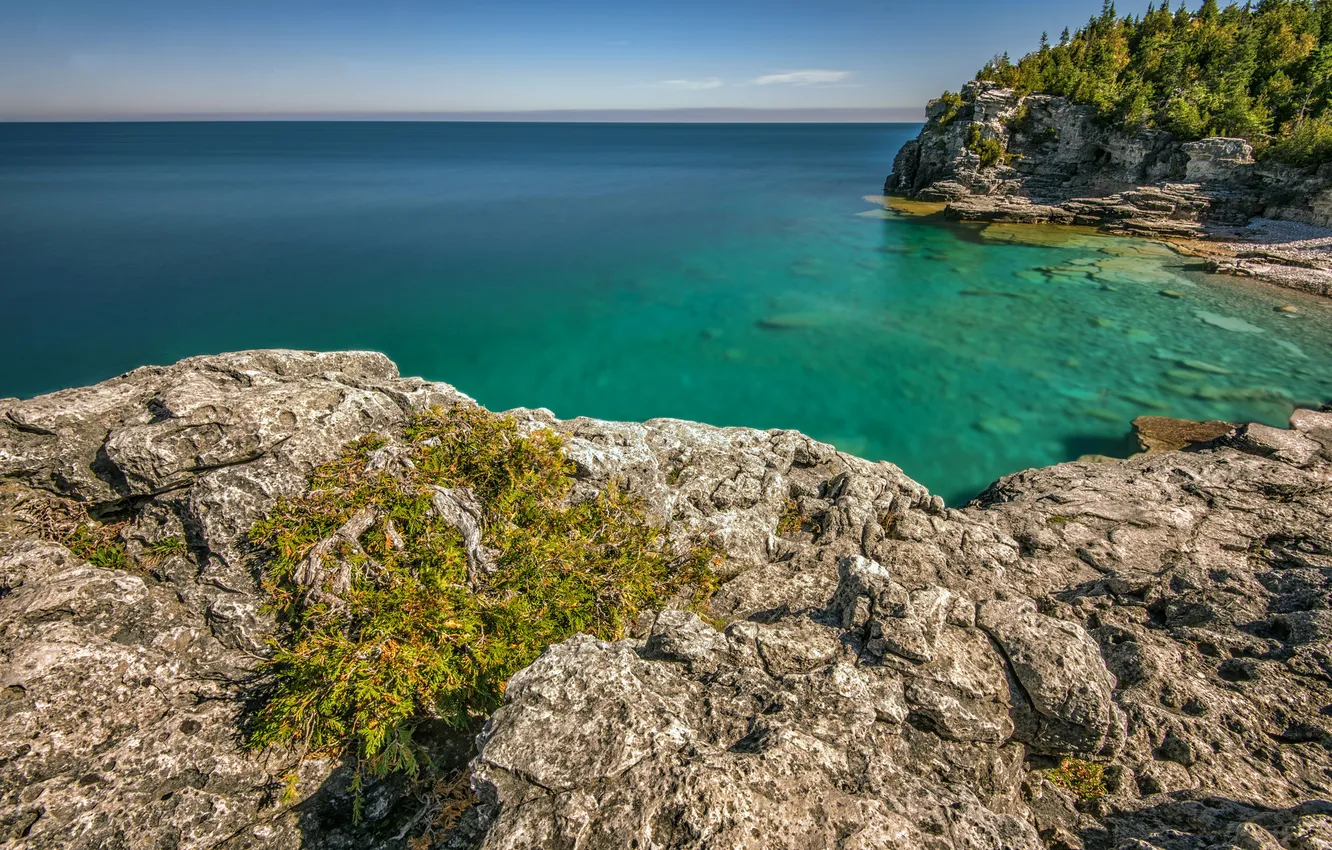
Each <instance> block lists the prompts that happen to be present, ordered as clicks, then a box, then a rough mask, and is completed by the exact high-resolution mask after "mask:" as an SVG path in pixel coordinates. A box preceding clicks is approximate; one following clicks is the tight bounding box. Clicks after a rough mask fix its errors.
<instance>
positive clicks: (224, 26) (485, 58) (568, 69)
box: [0, 0, 1146, 120]
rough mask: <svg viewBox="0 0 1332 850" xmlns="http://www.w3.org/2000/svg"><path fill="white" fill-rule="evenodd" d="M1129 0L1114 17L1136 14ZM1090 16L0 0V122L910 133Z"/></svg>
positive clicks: (592, 1)
mask: <svg viewBox="0 0 1332 850" xmlns="http://www.w3.org/2000/svg"><path fill="white" fill-rule="evenodd" d="M1129 5H1131V4H1128V3H1121V4H1120V6H1121V7H1123V8H1121V9H1120V11H1121V12H1128V11H1140V10H1136V9H1130V8H1127V7H1128V6H1129ZM1143 6H1144V8H1145V6H1146V0H1144V2H1143ZM1100 8H1101V0H1010V2H995V0H933V2H931V0H766V2H761V0H468V2H460V1H459V0H377V2H346V0H225V2H215V1H214V0H175V2H165V0H119V2H115V3H108V2H106V0H0V119H8V120H23V119H70V118H119V117H173V116H179V117H205V116H207V117H215V116H247V117H255V116H273V117H324V116H335V117H344V116H345V117H356V116H385V115H402V116H413V117H429V116H431V115H436V114H448V113H469V114H471V113H477V114H480V115H481V116H483V115H484V114H488V113H516V112H527V111H542V112H547V111H560V112H562V111H568V110H573V111H581V112H582V113H585V114H596V113H598V112H599V111H601V110H637V111H640V112H642V113H643V114H644V115H650V114H651V111H655V110H685V111H686V112H681V113H678V114H681V115H710V114H715V115H722V114H724V113H729V112H732V111H734V110H751V111H753V114H755V115H764V116H780V114H781V113H782V112H784V111H787V110H815V109H825V110H837V114H838V115H843V114H844V115H847V116H853V117H854V116H856V115H866V116H869V115H873V116H875V117H879V118H880V119H884V118H897V119H899V120H917V118H918V117H919V116H921V115H922V113H923V107H924V105H925V102H926V101H927V100H929V99H930V98H931V97H935V96H937V95H938V94H939V93H940V92H941V91H942V90H944V89H945V88H951V89H954V90H956V89H957V88H958V87H959V86H960V85H961V84H962V83H963V82H965V81H966V80H968V79H970V78H971V77H972V76H973V75H974V74H975V72H976V70H977V69H978V68H979V67H980V66H981V65H982V64H984V62H985V60H986V59H988V58H989V57H991V56H993V55H995V54H996V53H1000V52H1003V51H1009V52H1010V53H1012V54H1013V55H1014V56H1017V55H1021V54H1022V53H1025V52H1027V51H1029V50H1032V49H1034V48H1035V47H1036V46H1037V44H1038V42H1039V39H1040V34H1041V32H1042V30H1048V31H1049V32H1050V33H1051V35H1052V36H1054V35H1056V34H1057V33H1058V32H1059V31H1060V30H1062V29H1063V28H1064V27H1065V26H1070V27H1076V26H1077V25H1079V24H1081V23H1084V22H1086V20H1087V19H1088V18H1089V17H1091V16H1092V15H1093V14H1095V13H1097V12H1099V11H1100ZM570 114H575V113H572V112H571V113H570ZM663 114H665V113H663ZM792 114H793V115H795V114H798V113H792ZM828 114H833V113H828Z"/></svg>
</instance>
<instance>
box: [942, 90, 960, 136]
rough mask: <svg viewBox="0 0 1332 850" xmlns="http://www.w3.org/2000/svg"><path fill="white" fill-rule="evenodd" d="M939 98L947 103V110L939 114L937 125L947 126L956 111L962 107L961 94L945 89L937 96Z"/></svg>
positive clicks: (951, 121) (955, 115)
mask: <svg viewBox="0 0 1332 850" xmlns="http://www.w3.org/2000/svg"><path fill="white" fill-rule="evenodd" d="M939 99H940V100H942V101H943V102H944V103H946V104H947V105H948V108H947V110H945V111H944V112H943V114H941V115H940V116H939V126H940V127H947V126H948V125H949V124H951V123H953V119H954V118H956V117H957V113H958V111H959V110H961V109H962V104H963V100H962V95H960V94H954V93H953V92H950V91H945V92H944V93H943V94H942V95H940V96H939Z"/></svg>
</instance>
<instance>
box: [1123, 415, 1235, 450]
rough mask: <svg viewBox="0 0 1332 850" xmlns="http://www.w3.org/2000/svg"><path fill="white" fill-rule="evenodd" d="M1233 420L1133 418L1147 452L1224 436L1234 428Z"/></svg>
mask: <svg viewBox="0 0 1332 850" xmlns="http://www.w3.org/2000/svg"><path fill="white" fill-rule="evenodd" d="M1235 427H1236V426H1235V425H1234V423H1231V422H1222V421H1221V420H1219V419H1212V420H1209V421H1207V422H1195V421H1193V420H1190V419H1171V418H1170V417H1168V416H1139V417H1138V418H1137V419H1134V420H1133V432H1134V434H1135V435H1136V436H1137V438H1138V445H1140V446H1142V450H1143V451H1144V452H1146V453H1147V454H1154V453H1159V452H1174V451H1179V450H1180V449H1186V448H1188V447H1190V446H1195V445H1200V444H1202V443H1207V442H1210V441H1212V440H1215V439H1217V438H1218V437H1224V436H1226V435H1227V434H1229V433H1231V432H1232V431H1234V430H1235Z"/></svg>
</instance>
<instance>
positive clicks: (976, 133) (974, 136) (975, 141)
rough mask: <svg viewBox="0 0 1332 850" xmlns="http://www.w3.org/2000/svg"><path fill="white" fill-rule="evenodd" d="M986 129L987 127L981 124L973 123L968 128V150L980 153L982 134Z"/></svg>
mask: <svg viewBox="0 0 1332 850" xmlns="http://www.w3.org/2000/svg"><path fill="white" fill-rule="evenodd" d="M984 129H985V128H984V127H982V126H981V125H979V124H972V125H971V126H970V127H968V128H967V141H966V146H967V150H969V151H971V152H972V153H980V143H981V134H982V132H983V131H984Z"/></svg>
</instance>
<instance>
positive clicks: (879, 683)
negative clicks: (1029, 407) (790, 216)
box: [0, 351, 1332, 850]
mask: <svg viewBox="0 0 1332 850" xmlns="http://www.w3.org/2000/svg"><path fill="white" fill-rule="evenodd" d="M465 400H466V397H465V396H463V395H461V394H460V393H458V392H457V391H456V390H454V389H453V388H452V387H450V386H448V385H446V384H437V383H431V382H427V381H422V380H420V379H404V378H400V377H399V376H398V374H397V370H396V368H395V367H394V366H393V364H392V363H390V362H389V361H388V360H387V359H386V358H384V357H383V356H382V355H377V354H372V353H366V352H348V353H338V354H313V353H303V352H287V351H264V352H247V353H241V354H230V355H220V356H216V357H200V358H193V359H191V360H186V361H183V362H181V363H179V364H176V365H175V366H171V367H166V368H156V367H153V368H145V369H139V370H136V371H134V372H131V373H129V374H127V375H125V376H122V377H120V378H116V379H113V380H111V381H107V382H105V383H103V384H99V385H97V386H94V387H87V388H83V389H76V390H68V391H65V392H61V393H56V394H54V395H50V396H44V397H41V398H37V399H31V400H27V401H17V400H4V401H0V497H3V500H2V501H0V662H2V663H0V680H2V681H0V688H2V690H0V846H3V847H6V848H57V847H59V848H105V847H127V848H131V847H133V848H137V847H144V848H149V847H151V848H158V847H162V848H165V847H173V848H259V847H265V848H267V847H271V848H290V847H297V846H301V847H319V848H325V847H327V848H334V847H339V848H340V847H357V848H367V847H404V846H406V843H405V840H404V836H407V835H410V834H411V833H412V829H413V825H419V824H420V823H424V822H426V821H428V820H429V818H430V817H432V816H433V815H434V813H435V809H432V808H431V807H432V806H437V805H438V800H432V799H429V798H428V799H424V800H422V799H418V798H416V797H413V796H411V795H409V794H406V793H404V789H403V788H402V787H401V786H399V785H395V784H394V783H392V782H387V783H380V784H377V785H374V786H372V787H370V788H369V789H368V790H367V800H366V809H365V822H364V823H362V824H361V825H359V826H356V827H353V826H352V825H351V823H350V819H349V809H350V799H351V797H350V794H349V791H348V788H347V782H348V780H349V778H350V774H349V772H348V770H347V769H346V767H345V766H340V765H337V764H333V763H330V762H329V761H327V760H311V761H305V762H302V761H301V760H300V758H299V756H300V754H299V753H291V752H277V751H270V752H263V753H255V752H250V751H247V750H245V749H244V748H243V747H242V746H241V745H240V743H239V742H240V740H241V738H242V724H243V722H244V716H245V705H246V703H247V700H249V699H252V698H253V696H254V694H255V689H256V688H258V687H262V678H261V677H259V676H258V674H259V673H260V672H261V670H262V664H263V661H264V658H265V657H266V656H267V654H268V652H269V649H268V648H267V644H266V643H265V641H264V639H263V638H264V635H266V634H269V633H271V632H272V631H273V629H274V625H275V624H274V623H273V622H272V620H271V618H270V617H269V615H268V614H266V613H265V611H264V610H263V607H262V603H263V600H262V598H261V596H260V593H259V591H258V590H257V586H256V582H255V570H256V568H257V565H256V564H254V563H252V561H251V559H250V558H251V556H250V554H249V551H248V549H247V547H246V545H245V541H244V535H245V531H246V529H248V528H249V527H250V525H251V524H252V523H253V522H254V521H255V520H257V519H259V518H260V517H262V516H263V515H264V514H265V512H266V511H268V510H269V508H270V507H271V506H272V505H273V504H274V501H275V500H276V499H277V498H278V497H279V496H283V495H294V494H298V493H301V492H303V491H304V489H305V488H306V486H307V485H306V475H307V474H308V473H309V471H310V470H311V469H312V468H313V466H314V465H316V464H318V463H321V462H323V461H326V460H329V459H331V458H332V457H334V456H336V454H337V452H338V451H339V449H340V447H341V446H342V445H343V444H344V443H345V442H346V441H348V440H351V439H354V438H357V437H360V436H362V435H365V434H368V433H371V432H378V433H381V434H383V435H385V436H386V437H388V438H389V439H390V440H395V439H399V438H400V437H401V429H402V428H403V426H404V424H405V423H406V422H407V420H408V417H409V416H410V415H411V414H412V413H413V412H415V411H419V410H422V409H424V408H426V407H429V406H443V407H449V406H451V405H455V404H459V403H463V402H464V401H465ZM514 415H515V416H516V418H517V419H518V421H519V422H520V423H521V427H523V428H525V429H531V428H542V427H545V428H552V429H555V430H556V431H558V432H560V433H562V434H563V435H565V439H566V451H567V453H568V455H569V457H570V459H571V460H573V461H574V463H575V464H576V466H577V481H578V487H577V489H576V491H575V494H574V498H586V497H588V496H591V495H594V494H595V493H597V492H599V491H600V490H601V489H603V488H605V487H607V486H609V484H610V482H611V481H612V480H614V481H619V482H623V483H625V484H627V486H629V487H630V488H631V489H632V490H633V491H634V492H636V493H637V494H639V495H641V496H642V497H643V498H644V499H645V500H646V501H647V504H648V505H649V508H650V511H651V514H652V516H653V517H654V518H655V520H656V521H658V522H661V523H663V524H666V525H667V526H668V527H670V528H673V529H684V528H689V529H694V530H698V531H701V532H703V533H705V534H709V535H712V536H713V537H714V538H715V539H716V540H717V541H719V542H720V543H721V544H722V545H724V547H725V549H726V551H727V553H728V556H729V561H728V564H729V566H728V569H727V575H728V576H729V580H728V581H727V583H726V584H724V585H723V586H722V588H721V590H720V591H719V592H718V594H717V595H716V597H715V598H714V600H713V601H712V603H711V612H712V614H714V615H715V619H714V620H713V621H712V622H711V624H709V623H705V622H703V620H701V619H699V618H698V617H697V616H695V615H693V614H688V613H684V612H679V611H669V612H665V613H662V614H661V615H659V616H657V617H656V618H655V620H654V621H651V622H645V623H644V624H643V632H642V633H641V634H639V635H638V636H636V637H633V638H630V639H626V640H623V641H619V642H616V643H604V642H599V641H595V640H591V639H589V638H575V639H573V640H570V641H567V642H565V643H562V644H559V645H557V646H555V647H552V648H550V649H549V650H548V651H547V652H546V653H545V654H544V655H543V656H542V657H541V658H540V659H539V660H538V661H537V662H536V663H535V664H533V665H532V666H531V667H529V668H528V669H526V670H524V671H522V672H521V673H519V674H517V675H516V676H514V677H513V679H512V681H511V682H510V684H509V687H508V689H507V691H506V698H505V705H504V706H503V707H502V708H501V709H500V710H499V712H497V713H496V714H495V715H494V716H493V717H492V718H491V720H490V721H489V723H488V724H487V725H486V728H485V730H484V732H483V733H482V735H481V737H480V739H479V741H478V747H479V749H478V753H477V756H476V758H475V760H474V762H473V774H472V783H473V787H474V789H475V791H476V793H477V797H478V799H479V803H478V804H477V805H476V806H475V807H474V808H473V809H472V810H471V811H470V813H469V814H468V816H467V817H466V818H465V820H464V824H463V828H462V830H461V831H460V832H459V833H458V834H456V835H455V837H454V839H452V841H450V842H449V844H448V845H447V846H452V847H459V846H481V847H486V848H529V847H570V848H573V847H588V848H626V850H627V848H631V847H632V848H693V847H701V846H717V847H721V846H725V847H731V848H755V850H758V848H792V850H795V848H801V849H802V850H814V848H824V847H842V848H865V849H866V850H868V848H871V847H873V848H903V850H905V848H922V847H924V848H959V849H960V848H972V849H973V850H974V848H993V850H1000V848H1031V850H1037V848H1042V847H1064V848H1068V847H1081V846H1088V847H1106V848H1110V847H1121V846H1132V847H1139V848H1152V847H1158V848H1162V850H1176V848H1194V847H1196V848H1200V850H1201V848H1205V847H1231V846H1236V847H1264V848H1273V847H1287V848H1297V847H1300V848H1302V847H1318V846H1325V844H1326V843H1328V842H1332V807H1329V805H1328V804H1327V803H1326V802H1324V801H1326V800H1327V799H1328V794H1329V793H1332V779H1329V777H1332V725H1330V724H1329V721H1328V718H1327V717H1326V716H1325V713H1326V710H1327V709H1326V706H1329V705H1332V608H1330V607H1329V600H1330V599H1332V413H1329V412H1317V411H1297V413H1296V415H1295V416H1294V417H1293V418H1292V428H1291V429H1290V430H1278V429H1272V428H1266V427H1263V426H1256V425H1255V426H1246V427H1243V428H1240V429H1237V430H1236V431H1234V432H1232V433H1229V434H1225V435H1223V436H1222V437H1221V438H1219V439H1218V440H1216V441H1214V442H1212V443H1209V444H1207V445H1205V446H1202V447H1195V450H1193V451H1188V452H1169V453H1164V454H1154V455H1147V456H1143V457H1139V458H1136V459H1134V460H1129V461H1123V462H1118V463H1106V464H1064V465H1061V466H1057V467H1052V468H1050V469H1044V470H1033V471H1029V472H1025V473H1021V474H1019V475H1015V476H1011V477H1009V478H1006V479H1004V480H1002V481H1000V482H998V483H997V484H996V485H995V486H994V487H992V488H991V489H990V490H989V491H988V492H987V493H985V494H984V495H983V496H982V497H981V498H980V499H979V500H978V501H977V502H976V503H974V504H973V505H971V506H969V507H967V508H965V509H963V510H954V509H949V508H946V507H944V505H943V503H942V502H941V501H940V500H939V499H938V498H937V497H932V496H931V495H930V494H929V493H928V492H927V491H926V490H925V489H924V488H923V487H921V486H920V485H918V484H916V483H915V482H913V481H911V480H910V479H909V478H907V477H906V476H905V475H903V474H902V472H901V471H900V470H898V469H897V468H896V467H894V466H892V465H891V464H887V463H870V462H868V461H864V460H861V459H858V458H855V457H851V456H849V455H846V454H843V453H840V452H838V451H836V450H835V449H834V448H833V447H831V446H828V445H825V444H822V443H818V442H816V441H814V440H811V439H809V438H807V437H804V436H803V435H800V434H797V433H794V432H789V431H756V430H751V429H744V428H726V429H721V428H713V427H710V426H707V425H700V424H696V423H688V422H680V421H675V420H656V421H652V422H648V423H644V424H631V423H610V422H601V421H597V420H589V419H575V420H570V421H560V420H556V419H555V418H554V417H553V416H551V415H550V413H549V412H548V411H542V410H519V411H514ZM71 500H73V501H71ZM71 504H76V505H77V510H79V511H84V510H86V511H88V512H90V513H91V514H93V515H96V516H100V517H101V518H103V519H105V520H107V521H108V522H111V523H113V524H115V525H116V527H117V528H118V531H117V535H118V538H119V540H120V541H121V542H123V544H124V545H125V548H127V549H128V550H129V551H130V553H131V554H133V555H136V556H142V557H139V558H137V559H136V565H135V566H133V567H131V566H128V565H125V564H119V565H117V564H115V563H108V562H106V561H105V560H104V559H100V558H98V557H97V556H96V555H90V556H87V557H80V556H79V555H77V554H75V552H74V551H73V550H72V549H71V548H69V547H68V546H66V545H62V544H60V543H56V542H52V541H51V539H50V538H51V535H50V534H49V531H50V526H51V524H52V523H53V522H54V521H55V520H53V519H52V517H56V516H58V514H59V512H60V511H67V510H71V508H70V505H71ZM792 504H794V505H795V506H796V508H797V509H798V513H799V515H800V517H801V522H800V523H797V524H794V525H793V524H791V523H789V522H788V523H783V522H782V517H783V516H784V515H786V514H788V513H789V512H790V509H791V505H792ZM44 530H45V533H44ZM176 539H178V540H183V541H184V544H185V545H183V546H179V547H177V546H166V545H164V544H165V541H168V540H176ZM422 734H429V730H428V729H427V730H424V731H423V732H422ZM1069 756H1076V757H1078V758H1081V759H1084V760H1086V761H1087V762H1088V763H1090V764H1095V765H1097V767H1095V768H1091V769H1092V770H1093V771H1094V772H1095V773H1096V774H1099V776H1100V779H1099V787H1084V789H1083V790H1085V791H1088V792H1089V793H1088V794H1087V796H1088V797H1089V799H1086V800H1080V799H1078V797H1077V796H1076V795H1075V794H1074V793H1072V792H1071V791H1070V790H1069V788H1068V787H1067V783H1061V781H1060V780H1059V779H1058V774H1050V773H1048V772H1047V770H1048V769H1049V768H1052V767H1054V766H1055V765H1057V764H1058V763H1059V762H1060V760H1061V759H1063V758H1065V757H1069ZM292 771H295V777H296V779H295V781H294V782H293V783H291V784H290V786H289V787H288V788H287V789H286V790H285V791H284V788H283V785H284V782H285V780H284V777H286V776H287V775H288V774H290V773H291V772H292ZM1093 785H1095V783H1093ZM1093 791H1095V792H1103V793H1099V795H1098V794H1097V793H1091V792H1093ZM1091 798H1094V799H1091Z"/></svg>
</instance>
